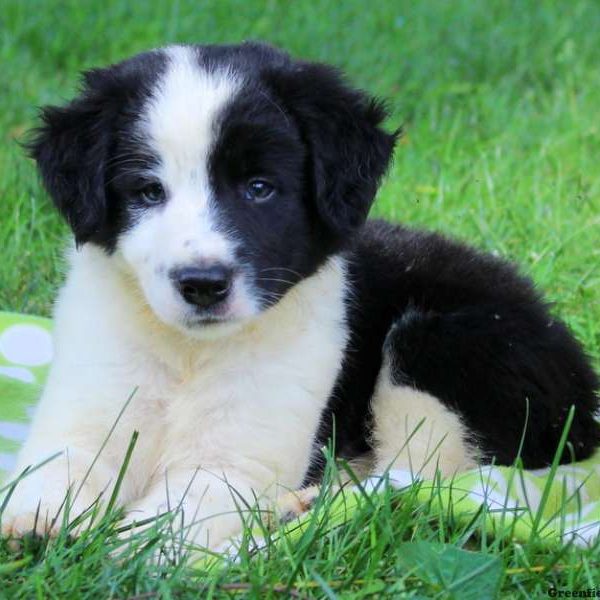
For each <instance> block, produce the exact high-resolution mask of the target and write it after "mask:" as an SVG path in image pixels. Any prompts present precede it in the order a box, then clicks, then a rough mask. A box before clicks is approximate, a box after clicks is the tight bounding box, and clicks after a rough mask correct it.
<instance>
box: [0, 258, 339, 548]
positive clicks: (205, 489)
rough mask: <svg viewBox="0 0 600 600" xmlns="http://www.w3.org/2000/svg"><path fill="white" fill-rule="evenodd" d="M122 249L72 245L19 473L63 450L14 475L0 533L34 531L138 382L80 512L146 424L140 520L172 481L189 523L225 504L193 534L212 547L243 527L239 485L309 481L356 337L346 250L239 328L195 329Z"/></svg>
mask: <svg viewBox="0 0 600 600" xmlns="http://www.w3.org/2000/svg"><path fill="white" fill-rule="evenodd" d="M113 261H114V258H111V257H108V256H106V255H105V254H104V253H103V252H102V251H100V250H98V249H95V248H94V247H90V246H85V247H84V248H83V249H81V250H80V251H78V252H74V253H73V255H72V257H71V270H70V273H69V277H68V280H67V282H66V285H65V287H64V288H63V290H62V292H61V293H60V296H59V300H58V304H57V310H56V339H55V343H56V359H55V362H54V364H53V367H52V370H51V373H50V377H49V381H48V383H47V386H46V389H45V391H44V394H43V397H42V400H41V403H40V405H39V408H38V410H37V413H36V416H35V419H34V422H33V427H32V434H31V436H30V438H29V440H28V442H27V443H26V445H25V447H24V448H23V450H22V452H21V454H20V457H19V460H18V465H17V468H16V470H15V474H17V473H18V472H19V471H20V470H22V469H23V468H25V467H26V466H28V465H31V464H36V463H39V462H40V461H42V460H43V459H45V458H46V457H48V456H49V455H51V454H53V453H55V452H57V451H58V452H63V454H62V456H61V457H60V458H59V459H56V460H55V461H53V462H51V463H50V464H49V465H47V466H45V467H44V468H42V469H41V470H40V471H38V472H36V473H33V474H32V475H30V476H28V477H27V478H26V479H25V480H24V481H23V482H22V483H21V484H20V485H19V486H18V487H17V489H16V491H15V496H14V497H13V499H12V500H11V502H10V503H9V506H8V508H7V511H6V513H5V515H4V520H3V523H2V527H3V531H4V533H10V532H13V533H14V534H20V533H24V532H25V531H26V530H27V529H28V528H29V529H31V527H32V524H33V516H34V514H35V511H36V507H37V503H38V502H39V501H40V499H41V500H42V506H41V512H40V514H41V515H46V514H47V515H49V516H52V515H53V514H55V513H57V512H58V510H59V506H60V502H61V501H62V498H63V497H64V492H65V489H66V486H67V484H68V482H69V481H71V482H74V483H75V484H76V485H77V484H79V483H81V481H82V478H83V476H84V474H85V472H86V471H87V469H88V467H89V466H90V464H91V461H92V460H93V457H94V456H95V454H96V453H97V452H98V450H99V448H100V446H101V444H102V442H103V440H104V439H105V436H106V435H107V433H108V431H109V429H110V427H111V425H112V424H113V422H114V421H115V419H116V417H117V415H118V413H119V411H120V410H121V408H122V407H123V405H124V404H125V402H126V400H127V398H128V397H129V396H130V395H131V394H132V392H134V390H136V391H135V394H134V396H133V398H132V399H131V401H130V403H129V405H128V407H127V409H126V410H125V412H124V414H123V416H122V418H121V420H120V422H119V423H118V425H117V427H116V429H115V432H114V434H113V436H112V437H111V438H110V440H109V442H108V444H107V446H106V447H105V449H104V451H103V453H102V455H101V456H100V458H99V460H98V461H97V463H96V465H95V466H94V469H93V470H92V473H91V476H90V477H89V478H88V481H87V483H86V485H85V487H84V488H83V490H82V491H81V493H80V495H79V497H78V499H77V501H76V502H75V505H74V507H73V511H72V512H73V513H77V512H78V511H81V510H83V509H85V507H86V506H88V505H89V504H90V503H91V502H93V500H94V499H95V498H96V497H97V496H98V494H100V493H101V492H102V491H103V490H105V489H110V487H111V485H112V484H114V482H115V478H116V476H117V473H118V469H119V466H120V465H121V462H122V460H123V457H124V454H125V451H126V448H127V445H128V443H129V440H130V437H131V435H132V433H133V431H134V430H137V431H139V432H140V438H139V443H138V447H137V448H136V450H135V452H134V455H133V459H132V463H131V465H130V468H129V470H128V473H127V475H126V477H125V481H124V485H123V487H122V489H121V494H120V501H121V502H122V503H124V504H125V505H127V506H129V507H130V509H131V511H132V513H131V518H135V519H138V520H139V519H141V518H145V517H147V516H151V515H155V514H156V513H157V511H161V510H164V508H165V507H166V506H167V497H166V489H167V484H166V481H167V479H168V488H169V496H170V503H171V504H170V506H177V505H178V503H179V502H183V506H184V510H185V515H186V519H188V522H189V520H191V519H193V517H194V515H196V516H197V518H198V519H204V518H207V517H211V516H212V515H217V514H220V516H218V517H215V518H214V519H210V520H209V521H205V522H203V523H202V526H200V525H199V526H198V528H197V529H195V530H194V531H193V532H192V537H193V538H194V539H195V540H196V541H197V542H200V543H207V542H208V543H210V545H211V546H215V545H217V544H219V543H220V542H221V541H222V540H223V539H224V538H226V537H227V536H229V535H231V534H232V533H235V530H236V528H237V527H239V517H238V515H237V514H236V513H235V498H234V497H233V496H234V495H235V494H232V491H231V489H230V487H229V485H231V486H232V487H233V488H235V490H236V491H237V492H238V493H240V494H242V495H244V496H245V498H246V500H248V501H250V502H251V501H252V498H253V495H257V496H258V497H263V496H264V498H273V497H274V496H275V495H276V494H277V493H278V489H279V488H283V489H285V490H289V489H295V488H296V487H298V486H299V485H300V483H301V481H302V478H303V476H304V473H305V471H306V469H307V467H308V461H309V458H310V451H311V444H312V442H313V439H314V434H315V431H316V429H317V426H318V422H319V417H320V414H321V411H322V409H323V408H324V405H325V403H326V401H327V398H328V396H329V394H330V392H331V389H332V387H333V384H334V381H335V377H336V374H337V372H338V370H339V366H340V363H341V359H342V353H343V349H344V346H345V343H346V337H347V328H346V325H345V322H344V296H345V278H344V266H343V262H342V261H341V260H340V259H331V260H330V261H329V262H328V263H327V264H326V265H325V266H324V267H323V268H322V269H321V270H320V271H319V272H318V273H317V274H316V275H314V276H313V277H311V278H308V279H306V280H304V281H303V282H301V283H300V284H298V285H297V286H296V287H295V288H293V289H292V290H291V291H290V292H289V293H288V294H287V295H286V296H285V297H284V298H283V299H282V300H281V301H280V302H279V303H278V304H277V305H275V306H274V307H272V308H270V309H269V310H267V311H265V312H264V313H262V314H261V315H260V316H258V317H257V318H256V319H254V320H253V321H252V322H251V323H248V324H247V325H246V326H245V327H243V328H242V329H240V330H239V331H238V332H237V333H235V334H231V335H230V336H227V337H224V338H219V339H215V340H204V341H197V340H192V339H190V338H189V337H188V336H186V335H184V334H181V333H179V332H178V331H176V330H175V329H173V328H170V327H167V326H165V325H164V324H163V323H162V322H161V321H160V320H158V319H156V318H155V316H154V313H153V312H152V310H151V309H150V308H149V307H148V305H147V304H146V303H145V302H144V301H143V294H142V293H141V290H140V289H139V287H137V286H136V284H135V281H134V280H132V279H131V278H130V277H128V276H127V275H126V274H123V273H122V272H121V271H120V270H118V269H115V268H114V263H113ZM190 483H191V485H190ZM188 486H189V489H188ZM186 490H187V495H186V496H185V499H183V497H184V495H185V493H186ZM105 495H106V494H105ZM238 500H239V499H238ZM223 513H229V514H223Z"/></svg>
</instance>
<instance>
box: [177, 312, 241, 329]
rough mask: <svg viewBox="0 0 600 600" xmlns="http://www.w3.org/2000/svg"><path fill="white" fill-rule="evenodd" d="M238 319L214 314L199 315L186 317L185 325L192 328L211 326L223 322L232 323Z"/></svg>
mask: <svg viewBox="0 0 600 600" xmlns="http://www.w3.org/2000/svg"><path fill="white" fill-rule="evenodd" d="M235 320H237V319H235V318H233V317H216V316H212V315H206V316H197V317H191V318H188V319H186V321H185V325H186V327H189V328H190V329H196V328H200V327H210V326H211V325H220V324H223V323H231V322H232V321H235Z"/></svg>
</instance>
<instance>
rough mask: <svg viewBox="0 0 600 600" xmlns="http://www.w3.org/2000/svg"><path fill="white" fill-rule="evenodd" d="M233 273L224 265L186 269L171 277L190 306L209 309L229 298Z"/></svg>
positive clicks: (178, 270)
mask: <svg viewBox="0 0 600 600" xmlns="http://www.w3.org/2000/svg"><path fill="white" fill-rule="evenodd" d="M232 275H233V273H232V271H231V269H229V268H228V267H226V266H224V265H212V266H210V267H205V268H200V267H184V268H183V269H177V270H176V271H174V272H173V273H172V275H171V277H172V278H173V281H174V283H175V285H176V286H177V289H178V290H179V293H180V294H181V295H182V296H183V299H184V300H185V301H186V302H187V303H188V304H193V305H194V306H198V307H200V308H209V307H210V306H213V305H214V304H217V303H218V302H221V301H223V300H225V298H227V296H228V294H229V290H230V289H231V280H232Z"/></svg>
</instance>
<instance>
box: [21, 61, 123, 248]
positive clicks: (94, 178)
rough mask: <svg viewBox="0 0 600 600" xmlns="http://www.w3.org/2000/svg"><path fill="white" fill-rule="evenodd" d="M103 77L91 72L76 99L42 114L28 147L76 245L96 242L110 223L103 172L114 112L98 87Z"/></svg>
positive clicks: (47, 108)
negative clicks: (107, 220) (106, 223)
mask: <svg viewBox="0 0 600 600" xmlns="http://www.w3.org/2000/svg"><path fill="white" fill-rule="evenodd" d="M104 78H105V76H104V75H103V74H102V72H101V71H91V72H89V73H87V74H86V75H85V78H84V89H83V91H82V93H81V95H80V96H79V97H78V98H77V99H75V100H73V101H72V102H71V103H69V104H68V105H67V106H65V107H52V106H50V107H46V108H44V109H42V111H41V120H42V124H41V126H40V127H39V128H38V129H36V130H35V131H34V132H33V136H32V139H31V140H30V141H29V142H28V144H27V148H28V150H29V154H30V156H31V157H32V158H34V159H35V160H36V162H37V165H38V168H39V170H40V173H41V175H42V179H43V182H44V186H45V187H46V189H47V190H48V193H49V194H50V196H51V197H52V199H53V201H54V203H55V205H56V206H57V208H58V210H59V211H60V212H61V214H62V215H63V217H64V218H65V219H66V221H67V222H68V223H69V225H70V226H71V229H72V230H73V233H74V234H75V240H76V242H77V244H83V243H85V242H87V241H93V240H95V239H98V238H99V237H100V236H101V232H102V231H103V228H104V226H105V221H106V218H107V199H106V193H105V167H106V160H107V156H108V151H109V145H110V139H111V133H110V131H111V127H112V118H113V110H112V109H113V107H112V106H111V102H110V98H107V96H106V93H105V92H106V90H105V89H101V88H102V86H101V85H100V86H98V85H97V84H98V83H99V82H100V81H101V80H102V79H104Z"/></svg>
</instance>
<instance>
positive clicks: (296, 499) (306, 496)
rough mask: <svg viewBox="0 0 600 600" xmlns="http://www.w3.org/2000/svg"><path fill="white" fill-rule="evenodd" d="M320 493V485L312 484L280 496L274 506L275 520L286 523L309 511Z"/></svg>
mask: <svg viewBox="0 0 600 600" xmlns="http://www.w3.org/2000/svg"><path fill="white" fill-rule="evenodd" d="M320 493H321V488H320V486H318V485H311V486H309V487H307V488H303V489H301V490H296V491H294V492H288V493H287V494H284V495H283V496H280V497H279V498H278V499H277V501H276V503H275V506H274V513H275V514H274V516H275V522H276V523H277V522H278V523H284V524H285V523H288V522H289V521H293V520H294V519H297V518H298V517H300V516H302V515H303V514H305V513H307V512H308V511H309V510H310V509H311V508H312V507H313V506H314V504H315V501H316V499H317V498H318V496H319V494H320Z"/></svg>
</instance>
